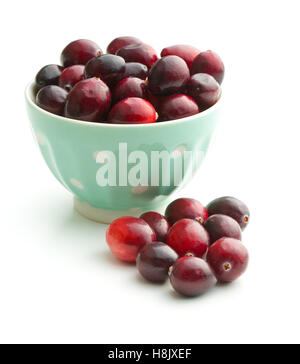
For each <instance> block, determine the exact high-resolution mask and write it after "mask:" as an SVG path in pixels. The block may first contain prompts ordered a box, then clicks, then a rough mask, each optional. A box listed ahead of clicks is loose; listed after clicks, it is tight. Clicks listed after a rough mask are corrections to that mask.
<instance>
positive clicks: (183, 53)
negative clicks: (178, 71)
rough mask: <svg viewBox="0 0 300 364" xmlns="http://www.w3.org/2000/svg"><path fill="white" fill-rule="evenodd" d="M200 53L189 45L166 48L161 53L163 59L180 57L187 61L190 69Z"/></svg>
mask: <svg viewBox="0 0 300 364" xmlns="http://www.w3.org/2000/svg"><path fill="white" fill-rule="evenodd" d="M199 53H200V51H199V49H198V48H195V47H193V46H191V45H187V44H177V45H174V46H171V47H166V48H164V49H163V50H162V51H161V54H160V55H161V57H166V56H178V57H180V58H182V59H183V60H185V62H186V64H187V66H188V68H189V69H190V68H191V66H192V63H193V61H194V59H195V57H196V56H197V55H198V54H199Z"/></svg>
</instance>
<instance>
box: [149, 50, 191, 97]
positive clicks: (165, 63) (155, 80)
mask: <svg viewBox="0 0 300 364" xmlns="http://www.w3.org/2000/svg"><path fill="white" fill-rule="evenodd" d="M189 78H190V71H189V69H188V66H187V65H186V63H185V62H184V60H183V59H182V58H179V57H177V56H167V57H163V58H161V59H160V60H159V61H157V62H156V63H155V65H153V67H152V68H151V70H150V72H149V77H148V86H149V90H150V91H151V92H152V93H153V94H154V95H170V94H173V93H179V92H180V91H181V90H182V89H183V88H184V86H185V84H186V83H187V81H188V80H189Z"/></svg>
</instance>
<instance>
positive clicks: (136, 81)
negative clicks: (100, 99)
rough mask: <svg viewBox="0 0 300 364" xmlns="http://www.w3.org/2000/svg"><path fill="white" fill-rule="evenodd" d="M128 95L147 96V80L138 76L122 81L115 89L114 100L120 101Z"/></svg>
mask: <svg viewBox="0 0 300 364" xmlns="http://www.w3.org/2000/svg"><path fill="white" fill-rule="evenodd" d="M127 97H140V98H142V99H144V98H146V84H145V81H143V80H141V79H140V78H136V77H128V78H124V79H123V80H122V81H120V82H119V83H118V84H117V86H116V87H115V89H114V91H113V100H114V102H118V101H120V100H123V99H126V98H127Z"/></svg>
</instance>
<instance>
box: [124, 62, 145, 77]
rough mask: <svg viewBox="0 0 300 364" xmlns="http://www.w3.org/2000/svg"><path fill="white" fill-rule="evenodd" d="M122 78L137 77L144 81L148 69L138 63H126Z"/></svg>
mask: <svg viewBox="0 0 300 364" xmlns="http://www.w3.org/2000/svg"><path fill="white" fill-rule="evenodd" d="M123 76H124V78H127V77H137V78H140V79H141V80H145V79H146V78H147V77H148V67H147V66H145V65H144V64H142V63H138V62H128V63H126V64H125V72H124V75H123Z"/></svg>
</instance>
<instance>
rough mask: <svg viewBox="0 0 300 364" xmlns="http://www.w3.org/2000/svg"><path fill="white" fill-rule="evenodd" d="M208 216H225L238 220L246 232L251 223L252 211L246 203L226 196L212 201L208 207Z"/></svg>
mask: <svg viewBox="0 0 300 364" xmlns="http://www.w3.org/2000/svg"><path fill="white" fill-rule="evenodd" d="M206 208H207V211H208V215H209V216H210V215H215V214H223V215H228V216H230V217H232V218H233V219H234V220H236V221H237V222H238V223H239V225H240V227H241V229H242V230H244V229H245V227H246V226H247V225H248V223H249V218H250V211H249V209H248V207H247V206H246V205H245V204H244V202H242V201H240V200H238V199H237V198H235V197H231V196H224V197H219V198H217V199H215V200H213V201H211V202H210V203H209V204H208V205H207V207H206Z"/></svg>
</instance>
